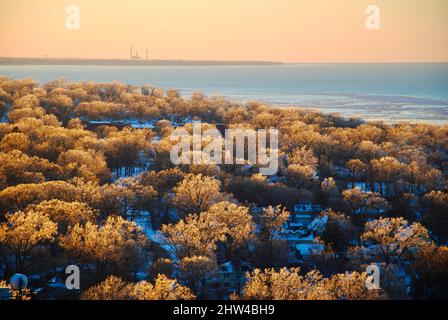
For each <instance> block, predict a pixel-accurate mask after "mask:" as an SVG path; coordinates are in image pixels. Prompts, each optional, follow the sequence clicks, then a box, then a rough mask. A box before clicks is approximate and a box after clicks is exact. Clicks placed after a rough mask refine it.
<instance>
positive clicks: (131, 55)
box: [131, 46, 132, 59]
mask: <svg viewBox="0 0 448 320" xmlns="http://www.w3.org/2000/svg"><path fill="white" fill-rule="evenodd" d="M131 59H132V46H131Z"/></svg>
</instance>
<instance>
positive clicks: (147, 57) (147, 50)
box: [146, 49, 148, 60]
mask: <svg viewBox="0 0 448 320" xmlns="http://www.w3.org/2000/svg"><path fill="white" fill-rule="evenodd" d="M146 60H148V49H146Z"/></svg>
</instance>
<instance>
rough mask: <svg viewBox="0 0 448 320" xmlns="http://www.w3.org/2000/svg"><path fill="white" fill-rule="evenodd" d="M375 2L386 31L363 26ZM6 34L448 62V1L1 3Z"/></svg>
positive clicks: (45, 45)
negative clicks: (71, 11)
mask: <svg viewBox="0 0 448 320" xmlns="http://www.w3.org/2000/svg"><path fill="white" fill-rule="evenodd" d="M69 4H76V5H78V6H79V8H80V10H81V29H80V30H68V29H66V27H65V19H66V14H65V6H67V5H69ZM370 4H375V5H377V6H379V8H380V9H381V29H380V30H375V31H369V30H367V28H366V27H365V25H364V22H365V19H366V14H365V9H366V7H367V5H370ZM0 40H1V44H0V56H20V57H42V56H43V55H47V56H48V57H84V58H128V57H129V46H130V45H133V47H134V48H135V49H137V50H138V51H139V54H140V56H144V51H145V49H146V48H148V49H149V52H150V58H153V59H186V60H187V59H194V60H200V59H203V60H276V61H285V62H376V61H378V62H379V61H448V0H368V1H365V0H307V1H305V0H220V1H217V0H125V1H124V0H97V1H95V0H69V1H65V0H0Z"/></svg>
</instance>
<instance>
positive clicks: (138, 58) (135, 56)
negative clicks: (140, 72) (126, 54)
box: [131, 46, 141, 60]
mask: <svg viewBox="0 0 448 320" xmlns="http://www.w3.org/2000/svg"><path fill="white" fill-rule="evenodd" d="M140 59H141V58H140V57H139V55H138V52H137V51H136V52H135V55H134V54H133V52H132V46H131V60H140Z"/></svg>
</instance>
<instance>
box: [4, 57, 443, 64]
mask: <svg viewBox="0 0 448 320" xmlns="http://www.w3.org/2000/svg"><path fill="white" fill-rule="evenodd" d="M20 59H23V60H39V61H48V62H51V60H74V61H111V62H112V61H120V62H136V63H138V62H140V63H145V62H148V63H150V62H187V63H188V62H192V63H195V62H198V63H199V62H207V63H213V62H216V63H234V62H238V63H248V64H250V63H264V64H388V63H391V64H392V63H393V64H417V63H428V64H429V63H448V60H445V61H443V60H438V61H432V60H406V61H401V60H400V61H397V60H395V61H394V60H386V61H381V60H375V61H362V60H360V61H282V60H257V59H255V60H247V59H241V60H239V59H228V60H225V59H224V60H223V59H182V58H178V59H164V58H157V59H148V60H147V59H144V58H141V59H129V58H85V57H24V56H0V60H20ZM0 62H1V61H0Z"/></svg>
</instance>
